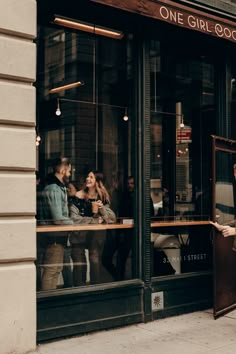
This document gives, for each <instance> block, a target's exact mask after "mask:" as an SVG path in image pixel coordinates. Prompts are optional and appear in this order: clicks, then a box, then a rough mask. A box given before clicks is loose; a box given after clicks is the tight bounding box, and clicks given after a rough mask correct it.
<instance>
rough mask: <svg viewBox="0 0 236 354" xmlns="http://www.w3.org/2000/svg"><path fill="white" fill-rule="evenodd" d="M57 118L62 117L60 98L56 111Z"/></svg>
mask: <svg viewBox="0 0 236 354" xmlns="http://www.w3.org/2000/svg"><path fill="white" fill-rule="evenodd" d="M55 114H56V116H58V117H59V116H60V115H61V109H60V101H59V98H58V99H57V109H56V112H55Z"/></svg>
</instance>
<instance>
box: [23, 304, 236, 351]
mask: <svg viewBox="0 0 236 354" xmlns="http://www.w3.org/2000/svg"><path fill="white" fill-rule="evenodd" d="M100 353H101V354H202V353H204V354H233V353H234V354H235V353H236V310H235V311H233V312H231V313H229V314H227V315H225V316H223V317H221V318H218V319H217V320H214V318H213V315H212V311H211V310H208V311H199V312H193V313H190V314H185V315H180V316H176V317H169V318H165V319H160V320H156V321H153V322H149V323H146V324H145V323H140V324H137V325H131V326H126V327H120V328H117V329H112V330H104V331H100V332H94V333H90V334H86V335H81V336H77V337H73V338H70V339H64V340H58V341H55V342H51V343H47V344H41V345H39V346H38V347H37V350H36V351H34V352H30V353H29V354H100Z"/></svg>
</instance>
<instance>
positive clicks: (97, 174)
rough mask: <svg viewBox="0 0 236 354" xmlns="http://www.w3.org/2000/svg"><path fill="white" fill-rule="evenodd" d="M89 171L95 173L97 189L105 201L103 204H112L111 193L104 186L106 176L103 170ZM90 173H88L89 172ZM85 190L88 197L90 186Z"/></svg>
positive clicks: (100, 197)
mask: <svg viewBox="0 0 236 354" xmlns="http://www.w3.org/2000/svg"><path fill="white" fill-rule="evenodd" d="M89 173H93V174H94V176H95V179H96V185H95V190H96V192H97V194H98V196H99V199H101V201H102V202H103V204H106V203H108V204H110V196H109V193H108V191H107V189H106V187H105V186H104V176H103V173H102V172H99V171H89ZM89 173H88V174H89ZM84 192H85V197H86V198H87V196H88V187H85V188H84Z"/></svg>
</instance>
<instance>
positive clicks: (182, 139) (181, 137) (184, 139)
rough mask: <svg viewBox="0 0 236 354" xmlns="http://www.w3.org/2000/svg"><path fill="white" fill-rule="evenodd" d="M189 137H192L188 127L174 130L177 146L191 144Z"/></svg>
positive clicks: (190, 129)
mask: <svg viewBox="0 0 236 354" xmlns="http://www.w3.org/2000/svg"><path fill="white" fill-rule="evenodd" d="M191 135H192V128H190V127H184V128H178V129H177V130H176V142H177V144H180V143H191V142H192V138H191Z"/></svg>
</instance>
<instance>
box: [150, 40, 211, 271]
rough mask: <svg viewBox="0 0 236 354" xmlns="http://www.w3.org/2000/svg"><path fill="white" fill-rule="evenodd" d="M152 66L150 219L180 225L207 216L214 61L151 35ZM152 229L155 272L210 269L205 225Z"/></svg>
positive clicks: (182, 46) (207, 231)
mask: <svg viewBox="0 0 236 354" xmlns="http://www.w3.org/2000/svg"><path fill="white" fill-rule="evenodd" d="M150 67H151V72H150V80H151V196H152V199H153V204H154V218H153V220H156V221H157V222H158V221H159V222H161V221H170V222H171V221H173V222H177V221H178V222H180V221H181V222H183V225H184V222H185V221H204V220H209V218H210V212H211V205H210V193H211V189H210V168H209V166H210V161H211V150H210V143H211V140H210V135H211V134H214V131H215V128H214V127H215V75H214V63H213V61H212V60H211V59H210V57H207V56H205V55H204V56H203V55H202V56H200V55H199V53H198V54H196V53H194V51H192V52H191V51H189V50H186V46H184V45H183V44H181V43H179V42H178V43H174V41H173V42H169V41H168V43H165V42H164V41H154V40H153V41H151V45H150ZM152 231H153V233H152V242H153V246H154V271H153V275H167V274H179V273H183V272H189V271H198V270H204V269H208V268H209V264H210V252H211V249H210V241H209V230H207V229H206V228H204V227H200V228H199V229H198V231H196V229H194V228H191V227H190V228H189V227H182V228H181V229H178V228H176V229H173V228H169V229H167V228H164V229H161V230H160V229H159V230H158V229H156V230H155V229H153V230H152ZM162 232H163V233H162ZM196 233H198V236H196ZM155 265H156V267H155Z"/></svg>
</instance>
